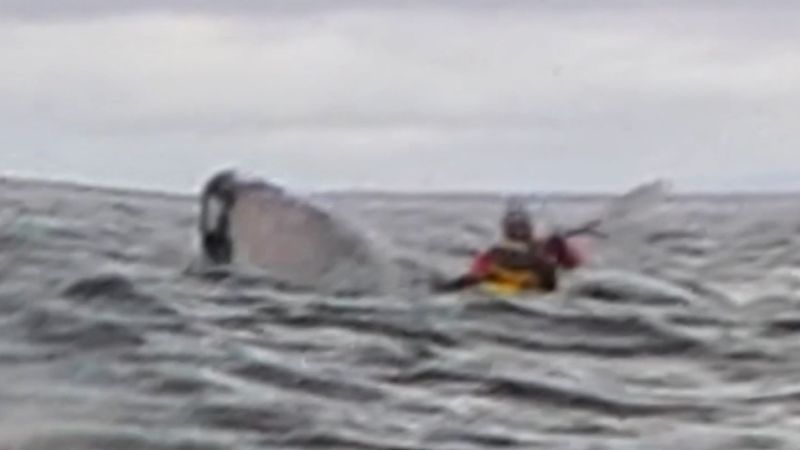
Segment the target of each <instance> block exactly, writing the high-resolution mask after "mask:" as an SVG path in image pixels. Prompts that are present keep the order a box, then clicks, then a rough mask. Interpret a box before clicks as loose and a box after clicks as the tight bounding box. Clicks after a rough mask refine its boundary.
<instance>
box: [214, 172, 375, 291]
mask: <svg viewBox="0 0 800 450" xmlns="http://www.w3.org/2000/svg"><path fill="white" fill-rule="evenodd" d="M200 201H201V205H200V218H199V219H200V220H199V234H200V246H201V249H202V253H203V255H204V257H205V259H206V261H207V262H209V263H211V264H212V265H227V266H248V267H256V268H258V269H261V270H264V271H266V273H267V274H268V275H269V277H270V278H272V279H275V280H277V281H280V282H282V283H286V284H288V285H290V286H294V287H300V288H310V289H323V290H327V289H335V290H340V289H341V290H346V291H352V290H358V291H363V290H368V291H372V290H375V289H378V288H379V287H380V284H381V283H382V277H383V275H384V272H383V270H384V269H385V267H384V266H383V265H382V262H381V259H380V258H379V257H378V255H377V254H376V251H375V248H374V247H373V246H372V243H371V242H370V241H368V240H367V239H366V237H365V236H364V235H363V234H362V233H360V231H359V230H358V229H356V228H355V226H354V225H353V224H351V223H349V222H347V221H345V220H343V219H342V218H341V217H338V216H335V215H334V214H333V213H332V212H330V211H328V210H326V209H323V208H322V207H321V206H318V205H316V204H314V203H313V202H312V201H311V200H310V199H306V198H302V197H300V196H298V195H294V194H291V193H289V192H288V191H287V190H286V189H284V188H283V187H281V186H278V185H276V184H273V183H271V182H268V181H266V180H263V179H257V178H254V177H250V176H248V177H244V176H243V175H242V174H240V173H238V172H236V171H234V170H223V171H220V172H217V173H215V174H214V175H212V176H211V177H210V178H209V179H208V180H207V181H206V183H205V184H204V186H203V188H202V192H201V199H200Z"/></svg>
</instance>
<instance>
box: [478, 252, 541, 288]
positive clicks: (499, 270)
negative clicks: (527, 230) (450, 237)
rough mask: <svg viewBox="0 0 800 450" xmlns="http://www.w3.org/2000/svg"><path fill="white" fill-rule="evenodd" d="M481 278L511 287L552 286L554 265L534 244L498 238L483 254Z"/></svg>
mask: <svg viewBox="0 0 800 450" xmlns="http://www.w3.org/2000/svg"><path fill="white" fill-rule="evenodd" d="M485 261H486V264H485V266H484V268H483V279H484V280H485V281H486V282H488V283H494V284H499V285H503V286H509V287H510V288H514V289H546V290H550V289H554V288H555V283H556V274H555V267H554V265H553V264H551V263H549V262H548V261H547V260H545V259H544V258H543V257H542V256H541V254H540V251H539V249H538V248H537V247H536V246H535V245H531V244H528V243H525V242H513V241H501V242H500V243H498V244H497V245H495V246H494V247H492V248H491V249H490V250H489V251H488V252H487V253H486V255H485Z"/></svg>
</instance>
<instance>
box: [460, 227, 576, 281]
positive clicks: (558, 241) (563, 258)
mask: <svg viewBox="0 0 800 450" xmlns="http://www.w3.org/2000/svg"><path fill="white" fill-rule="evenodd" d="M543 250H544V255H545V257H547V258H549V259H552V260H553V261H555V262H556V263H557V264H558V265H559V266H561V267H563V268H565V269H574V268H576V267H578V266H579V265H580V264H581V263H583V260H582V258H581V255H580V253H579V252H578V250H577V249H576V248H575V247H574V246H572V245H570V244H569V242H568V241H567V240H566V239H564V238H562V237H560V236H553V237H551V238H549V239H548V240H547V241H545V243H544V245H543ZM492 262H493V261H492V260H491V250H486V251H484V252H482V253H480V254H479V255H478V256H476V257H475V258H474V259H473V260H472V264H471V266H470V268H469V273H470V275H473V276H477V277H482V276H484V275H486V273H487V272H488V271H489V267H490V265H491V264H492Z"/></svg>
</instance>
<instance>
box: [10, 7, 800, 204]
mask: <svg viewBox="0 0 800 450" xmlns="http://www.w3.org/2000/svg"><path fill="white" fill-rule="evenodd" d="M378 4H379V5H380V6H376V5H378ZM520 4H523V5H524V6H520ZM600 4H602V5H603V6H598V5H600ZM398 5H400V3H399V2H396V3H393V4H390V5H389V6H387V3H383V2H380V3H376V2H374V1H356V0H349V1H348V0H345V1H335V2H334V1H327V0H325V1H319V2H309V1H302V0H292V1H291V2H288V1H287V2H277V1H272V2H270V1H259V2H256V1H253V2H247V1H229V2H217V1H214V2H211V1H208V2H204V1H192V2H179V1H175V0H172V1H170V0H163V1H159V2H155V1H152V2H151V1H149V0H141V1H138V0H137V1H136V2H133V1H128V2H126V1H115V2H106V1H96V2H92V1H62V2H58V3H56V4H53V2H49V1H48V2H44V1H35V0H28V1H24V2H23V1H11V2H9V1H6V2H3V3H0V14H4V15H5V16H6V17H8V18H15V20H14V21H11V22H9V23H7V24H6V26H4V27H2V28H0V64H2V65H3V67H6V68H9V69H8V70H5V71H3V72H2V73H0V96H2V98H3V99H4V102H3V103H2V104H0V119H2V121H0V145H2V146H3V148H4V149H14V151H12V152H5V153H0V166H2V167H7V168H12V169H13V170H16V171H19V172H24V173H37V174H63V175H64V176H70V177H79V178H92V177H94V178H95V179H97V178H103V179H106V180H108V182H109V183H113V182H119V183H123V182H124V183H126V184H137V183H138V184H154V185H158V184H159V183H165V185H168V186H169V187H172V188H176V189H185V188H187V187H193V186H194V182H193V180H195V179H197V178H198V177H199V176H201V175H202V174H205V173H207V172H208V171H210V170H211V168H212V167H214V166H216V165H218V164H224V165H228V164H237V163H238V164H237V165H243V166H247V167H252V168H257V169H259V170H262V169H263V172H264V173H265V174H268V175H274V176H276V177H279V178H282V179H286V180H288V181H291V182H292V183H296V184H298V185H307V186H311V185H313V186H316V187H325V186H332V185H335V186H341V185H384V186H388V187H402V186H411V187H415V186H416V187H420V186H428V187H454V186H465V187H471V188H475V187H478V186H485V187H489V186H496V187H506V188H512V187H530V188H533V187H539V188H542V189H547V188H548V187H553V188H575V189H589V188H592V189H594V188H603V187H608V186H613V187H614V188H620V189H621V188H624V185H625V184H630V183H634V182H636V181H637V180H640V179H644V178H648V177H651V176H666V177H674V178H677V179H678V180H692V182H693V183H694V184H693V185H694V186H700V185H703V186H704V187H707V186H711V185H713V179H714V178H715V177H718V179H720V180H723V179H724V180H755V179H754V178H747V177H746V175H747V174H748V173H759V172H762V173H770V172H771V171H772V170H773V168H774V167H783V168H785V167H798V168H800V157H798V156H797V154H796V151H795V149H794V147H793V142H796V141H797V138H798V136H797V133H798V132H797V131H796V123H797V119H798V116H797V112H796V111H798V110H800V100H798V99H800V86H799V85H798V84H797V82H796V80H797V79H800V52H798V45H799V44H798V42H800V39H798V37H800V36H798V34H800V30H798V28H797V27H796V23H797V21H798V19H800V9H798V6H796V5H795V4H794V3H789V2H770V3H769V4H766V5H757V4H755V3H749V2H748V3H745V2H721V1H719V2H718V1H709V2H703V3H696V2H688V1H682V0H681V1H675V2H669V3H668V4H666V3H660V4H659V5H655V6H653V4H652V3H650V4H648V5H645V4H644V3H641V2H639V3H637V2H630V1H628V2H625V1H618V2H594V1H592V2H589V1H581V2H577V1H576V2H569V3H564V2H555V1H551V2H524V3H523V2H510V1H509V2H506V1H500V2H491V6H490V5H489V2H479V1H467V2H465V1H458V2H456V1H440V2H423V1H409V2H403V3H402V5H403V6H402V7H401V6H398ZM432 5H436V6H432ZM665 5H668V6H665ZM164 11H169V12H171V14H166V15H162V14H144V15H142V14H138V13H148V12H164ZM134 13H137V14H134ZM282 13H290V14H282ZM298 13H302V14H298ZM312 15H313V17H312ZM88 18H91V19H92V20H83V19H88ZM21 19H25V20H21ZM39 19H59V20H55V21H50V20H47V21H42V20H39ZM61 19H67V20H61ZM120 155H128V156H126V157H125V164H120V163H119V162H120V159H121V158H120ZM698 180H699V181H698ZM726 183H727V181H726Z"/></svg>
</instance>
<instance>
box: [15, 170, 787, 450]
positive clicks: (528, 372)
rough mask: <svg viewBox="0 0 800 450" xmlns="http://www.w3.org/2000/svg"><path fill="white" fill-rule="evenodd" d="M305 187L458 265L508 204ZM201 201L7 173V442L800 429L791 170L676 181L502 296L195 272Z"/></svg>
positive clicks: (717, 440) (166, 444) (484, 440)
mask: <svg viewBox="0 0 800 450" xmlns="http://www.w3.org/2000/svg"><path fill="white" fill-rule="evenodd" d="M319 201H320V202H321V203H324V204H325V205H327V207H330V208H331V209H332V210H334V211H336V212H337V213H340V214H342V215H346V216H347V217H349V218H351V219H352V220H354V221H356V222H357V223H358V224H359V225H360V226H362V227H364V229H366V230H368V231H369V232H370V234H375V235H380V236H381V237H382V238H383V239H384V244H386V245H387V248H389V247H391V248H396V249H398V251H399V252H400V253H402V255H403V260H404V261H405V263H404V266H413V265H415V264H418V265H419V266H420V267H422V266H427V267H436V268H437V270H439V271H441V272H442V273H450V274H453V275H455V274H457V273H458V271H459V270H461V269H463V268H464V267H465V265H466V264H467V262H468V258H469V257H470V254H471V252H473V251H475V250H477V249H480V248H481V247H483V246H485V245H487V244H489V243H490V242H491V241H492V239H494V237H495V231H496V230H495V224H496V220H497V216H498V213H499V210H500V208H501V204H500V201H499V198H493V197H491V196H473V197H471V196H423V195H416V196H415V195H378V194H375V195H368V194H356V193H352V194H347V193H339V194H335V195H334V194H327V195H326V194H320V197H319ZM606 202H608V199H605V198H600V197H596V198H593V197H583V198H580V197H574V198H566V197H565V198H560V199H559V198H556V199H552V200H551V201H550V202H549V203H548V206H547V208H548V211H549V213H550V214H552V215H553V216H555V217H558V219H559V220H561V221H564V222H569V221H571V220H573V219H574V220H578V218H582V217H586V216H590V215H591V214H592V213H593V211H596V210H600V209H602V207H603V205H604V204H605V203H606ZM197 206H198V205H197V201H196V199H195V198H193V197H191V196H178V195H174V196H173V195H166V194H164V195H160V194H152V193H144V192H125V191H112V190H104V189H99V188H97V189H93V188H87V187H74V186H72V187H71V186H68V185H59V184H45V183H37V182H30V181H24V182H23V181H19V180H4V181H2V182H0V405H2V407H0V449H1V450H11V449H14V450H18V449H24V450H40V449H41V450H44V449H70V450H79V449H103V450H109V449H171V450H177V449H203V450H205V449H208V450H216V449H220V450H223V449H224V450H230V449H242V450H248V449H314V448H320V449H321V448H324V449H348V450H361V449H364V450H366V449H380V450H389V449H398V450H400V449H404V450H405V449H409V450H410V449H424V450H439V449H453V450H468V449H495V448H496V449H548V450H553V449H593V450H594V449H596V450H599V449H614V450H617V449H619V450H622V449H625V450H645V449H670V450H676V449H698V450H700V449H703V450H706V449H708V450H710V449H720V450H735V449H764V450H766V449H787V450H796V449H798V448H800V339H799V336H798V332H799V331H800V302H799V301H798V292H799V291H798V289H800V195H798V196H796V197H793V196H790V195H783V196H727V197H674V198H671V199H670V201H669V202H668V203H667V204H665V205H662V206H661V207H659V208H656V209H654V210H650V211H648V212H646V213H643V214H641V215H639V216H636V217H629V218H625V219H624V220H623V219H620V220H619V221H616V222H615V221H614V220H612V221H611V222H610V223H608V224H607V226H606V227H605V229H604V231H605V232H606V234H607V236H606V237H604V238H598V239H595V240H592V241H591V249H592V262H591V264H590V265H589V266H587V267H586V268H584V269H581V270H580V271H578V272H576V273H574V274H572V275H570V276H569V277H568V278H567V279H566V280H565V281H564V282H563V288H562V289H561V290H560V291H559V292H557V293H554V294H549V295H544V296H540V297H531V298H525V299H517V300H499V299H491V298H488V297H485V296H481V295H479V294H477V293H463V294H458V295H457V294H448V295H431V294H429V293H427V291H426V290H425V289H422V287H421V286H399V287H398V288H399V289H398V290H397V292H395V293H388V294H386V295H380V296H368V295H364V296H349V297H348V296H337V297H325V296H321V295H315V294H313V293H310V292H298V291H285V290H281V289H278V288H276V287H274V286H271V285H270V284H269V283H268V282H265V281H260V280H259V279H256V278H253V277H222V278H214V277H202V276H197V275H196V274H193V273H192V272H191V271H187V267H188V266H190V263H191V261H192V260H193V258H195V257H196V254H197V250H196V249H197V246H196V236H195V229H196V225H195V224H196V215H197V213H198V207H197ZM409 261H411V262H410V263H409Z"/></svg>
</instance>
